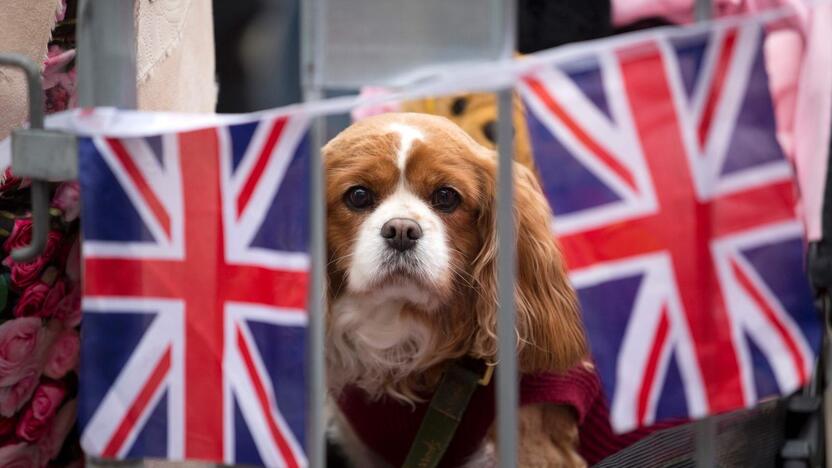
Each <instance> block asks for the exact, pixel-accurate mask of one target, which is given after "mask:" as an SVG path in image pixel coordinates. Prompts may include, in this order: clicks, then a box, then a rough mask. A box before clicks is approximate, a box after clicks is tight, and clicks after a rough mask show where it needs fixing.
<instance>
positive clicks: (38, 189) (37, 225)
mask: <svg viewBox="0 0 832 468" xmlns="http://www.w3.org/2000/svg"><path fill="white" fill-rule="evenodd" d="M0 64H2V65H7V66H13V67H17V68H20V69H21V70H22V71H23V73H24V74H25V75H26V87H27V90H28V93H27V94H28V99H29V127H30V128H31V129H34V130H40V129H43V87H42V86H41V83H40V68H39V67H38V66H37V65H36V64H35V63H34V62H32V61H31V60H30V59H29V58H28V57H26V56H25V55H21V54H2V55H0ZM12 140H13V141H14V140H15V134H14V133H13V134H12ZM13 146H15V145H13ZM31 194H32V242H31V244H29V245H27V246H25V247H21V248H18V249H15V250H14V251H12V254H11V255H12V258H13V259H14V261H16V262H27V261H31V260H34V259H35V258H36V257H37V256H38V255H40V253H41V252H43V249H44V247H46V236H47V231H48V230H49V205H48V204H49V185H48V184H47V183H46V182H44V181H42V180H32V188H31Z"/></svg>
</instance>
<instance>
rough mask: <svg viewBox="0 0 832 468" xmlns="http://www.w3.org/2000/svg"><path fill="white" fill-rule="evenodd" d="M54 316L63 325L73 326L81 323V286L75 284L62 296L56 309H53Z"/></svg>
mask: <svg viewBox="0 0 832 468" xmlns="http://www.w3.org/2000/svg"><path fill="white" fill-rule="evenodd" d="M53 317H54V318H56V319H58V320H60V321H61V322H63V324H64V326H65V327H69V328H74V327H77V326H78V325H79V324H80V323H81V288H80V287H78V286H75V287H73V288H72V290H71V291H70V292H69V294H67V295H66V296H64V298H63V300H61V302H60V304H58V308H57V310H55V315H53Z"/></svg>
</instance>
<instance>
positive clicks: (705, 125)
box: [698, 29, 737, 148]
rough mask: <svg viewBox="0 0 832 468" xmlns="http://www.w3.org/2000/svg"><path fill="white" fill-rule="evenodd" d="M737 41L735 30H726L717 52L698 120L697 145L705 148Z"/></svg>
mask: <svg viewBox="0 0 832 468" xmlns="http://www.w3.org/2000/svg"><path fill="white" fill-rule="evenodd" d="M736 41H737V30H736V29H731V30H729V31H727V32H726V34H725V39H724V40H723V42H722V49H721V50H720V52H719V59H718V60H717V64H716V70H715V72H714V75H713V81H712V82H711V84H710V87H709V88H708V98H707V100H706V101H705V108H704V109H703V110H702V118H701V119H700V120H699V128H698V135H699V147H700V148H705V143H706V140H707V138H708V130H710V128H711V121H712V120H713V118H714V113H715V112H716V105H717V103H718V102H719V96H720V93H721V92H722V91H723V88H724V87H725V80H727V77H728V68H730V66H731V56H732V55H733V53H734V45H735V44H736Z"/></svg>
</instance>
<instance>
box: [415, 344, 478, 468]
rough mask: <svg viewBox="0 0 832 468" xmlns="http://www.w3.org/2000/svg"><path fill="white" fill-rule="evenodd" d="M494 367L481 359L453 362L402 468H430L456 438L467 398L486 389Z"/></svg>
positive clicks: (440, 459)
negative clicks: (485, 386) (484, 386)
mask: <svg viewBox="0 0 832 468" xmlns="http://www.w3.org/2000/svg"><path fill="white" fill-rule="evenodd" d="M493 371H494V366H493V365H490V364H487V363H486V362H485V361H483V360H481V359H474V358H468V357H465V358H462V359H459V360H457V361H454V363H453V364H451V365H450V367H448V369H447V370H446V371H445V373H444V374H443V375H442V380H441V382H439V388H438V389H437V390H436V393H434V394H433V398H431V400H430V405H429V406H428V410H427V413H425V417H424V419H422V424H421V425H420V426H419V431H418V432H417V433H416V438H415V439H414V440H413V444H412V445H411V446H410V452H408V454H407V458H406V459H405V461H404V464H403V465H402V468H434V467H436V466H437V465H439V462H440V461H442V456H443V455H444V454H445V451H446V450H447V449H448V446H449V445H450V444H451V440H453V438H454V434H456V429H457V427H459V423H460V421H462V417H463V416H464V415H465V410H466V408H468V402H469V401H471V395H473V394H474V391H475V390H476V389H477V387H478V386H479V385H488V383H489V381H490V380H491V375H492V373H493Z"/></svg>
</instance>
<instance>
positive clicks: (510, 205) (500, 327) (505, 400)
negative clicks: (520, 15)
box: [496, 0, 519, 468]
mask: <svg viewBox="0 0 832 468" xmlns="http://www.w3.org/2000/svg"><path fill="white" fill-rule="evenodd" d="M502 5H503V17H502V20H503V48H502V58H503V59H504V60H510V59H511V57H512V56H513V55H514V53H515V49H516V43H517V39H516V36H517V32H516V31H517V11H516V8H517V5H516V1H515V0H503V1H502ZM513 99H514V90H513V88H506V89H502V90H500V91H498V92H497V106H498V107H497V152H498V164H499V166H498V174H497V241H498V247H497V300H498V301H499V308H498V316H497V343H498V346H497V362H498V365H497V398H496V405H497V457H498V466H499V467H500V468H514V467H516V466H517V447H518V445H517V406H518V404H519V397H518V395H519V374H518V372H517V335H516V333H515V310H514V307H515V305H514V282H515V281H514V280H515V273H516V266H517V265H516V261H517V260H516V255H515V250H516V241H515V236H516V234H515V227H514V171H513V164H514V163H513V161H514V157H513V156H514V118H513V114H514V112H513V110H514V105H513V104H514V103H513Z"/></svg>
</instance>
